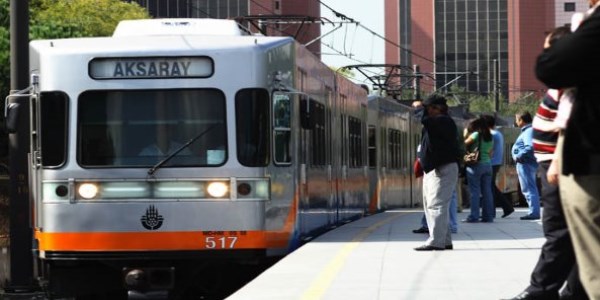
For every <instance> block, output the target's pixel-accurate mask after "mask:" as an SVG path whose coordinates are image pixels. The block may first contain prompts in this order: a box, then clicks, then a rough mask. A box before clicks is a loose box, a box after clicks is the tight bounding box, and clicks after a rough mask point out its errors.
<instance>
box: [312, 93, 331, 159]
mask: <svg viewBox="0 0 600 300" xmlns="http://www.w3.org/2000/svg"><path fill="white" fill-rule="evenodd" d="M310 105H311V111H312V112H313V113H314V122H315V128H314V129H313V130H312V131H311V135H312V146H313V147H312V165H313V166H323V165H325V164H326V160H327V152H326V149H327V145H326V143H327V141H326V139H325V106H324V105H323V104H321V103H319V102H317V101H315V100H313V99H310Z"/></svg>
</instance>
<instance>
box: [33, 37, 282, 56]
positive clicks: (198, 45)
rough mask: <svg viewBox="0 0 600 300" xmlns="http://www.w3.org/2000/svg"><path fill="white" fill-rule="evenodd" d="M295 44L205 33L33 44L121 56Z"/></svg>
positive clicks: (58, 50) (55, 50) (40, 47)
mask: <svg viewBox="0 0 600 300" xmlns="http://www.w3.org/2000/svg"><path fill="white" fill-rule="evenodd" d="M288 43H293V38H290V37H265V36H236V37H232V36H202V35H164V36H126V37H95V38H71V39H54V40H36V41H32V42H31V43H30V45H31V46H32V47H33V48H36V49H38V50H39V51H46V52H47V53H56V54H60V55H68V54H82V55H85V54H93V53H98V54H104V55H119V54H126V53H132V52H137V54H138V55H144V53H147V52H149V51H153V52H161V51H164V52H165V55H166V54H170V55H178V53H177V51H180V52H182V53H189V52H190V51H193V50H196V49H203V50H227V49H240V48H256V49H259V50H260V49H262V50H265V49H269V48H273V47H277V46H280V45H283V44H288Z"/></svg>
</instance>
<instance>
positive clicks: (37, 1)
mask: <svg viewBox="0 0 600 300" xmlns="http://www.w3.org/2000/svg"><path fill="white" fill-rule="evenodd" d="M9 4H10V0H0V96H1V97H2V99H4V97H5V96H6V95H7V94H8V92H9V88H10V30H9V26H10V20H9V18H10V10H9ZM148 18H150V16H149V15H148V13H147V12H146V10H145V9H144V8H142V7H140V6H139V5H138V4H137V3H127V2H123V1H120V0H30V1H29V38H30V39H32V40H34V39H59V38H70V37H88V36H110V35H111V34H112V32H113V31H114V29H115V27H116V26H117V24H118V23H119V21H120V20H130V19H148Z"/></svg>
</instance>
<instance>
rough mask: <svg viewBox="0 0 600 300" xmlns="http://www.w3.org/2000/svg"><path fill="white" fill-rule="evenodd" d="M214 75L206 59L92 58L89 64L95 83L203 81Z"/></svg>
mask: <svg viewBox="0 0 600 300" xmlns="http://www.w3.org/2000/svg"><path fill="white" fill-rule="evenodd" d="M213 72H214V66H213V61H212V59H210V58H208V57H206V56H199V57H117V58H95V59H93V60H92V61H91V62H90V64H89V73H90V77H92V78H94V79H153V78H157V79H158V78H206V77H210V76H212V74H213Z"/></svg>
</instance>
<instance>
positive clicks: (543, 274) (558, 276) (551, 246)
mask: <svg viewBox="0 0 600 300" xmlns="http://www.w3.org/2000/svg"><path fill="white" fill-rule="evenodd" d="M549 166H550V162H549V161H544V162H540V164H539V167H540V169H541V171H542V172H541V173H542V174H541V177H542V178H541V179H542V195H541V199H540V200H541V202H542V205H543V207H544V212H543V214H542V222H543V223H542V228H543V230H544V236H545V237H546V242H545V243H544V245H543V246H542V252H541V253H540V258H539V259H538V262H537V264H536V266H535V268H534V269H533V272H532V273H531V282H530V285H529V287H528V288H527V291H528V292H530V293H532V294H544V295H548V296H549V299H551V298H553V297H558V291H559V289H560V288H561V287H562V286H563V284H564V282H565V280H567V281H568V285H567V289H566V291H565V292H566V293H567V294H570V295H569V296H571V297H572V299H588V298H587V295H586V294H585V291H584V290H583V286H582V285H581V282H580V281H579V275H578V273H577V264H576V262H575V253H574V251H573V244H571V237H570V236H569V230H568V228H567V221H566V220H565V215H564V213H563V209H562V204H561V202H560V193H559V190H558V186H556V185H552V184H550V183H548V179H547V178H546V173H547V172H548V167H549Z"/></svg>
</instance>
